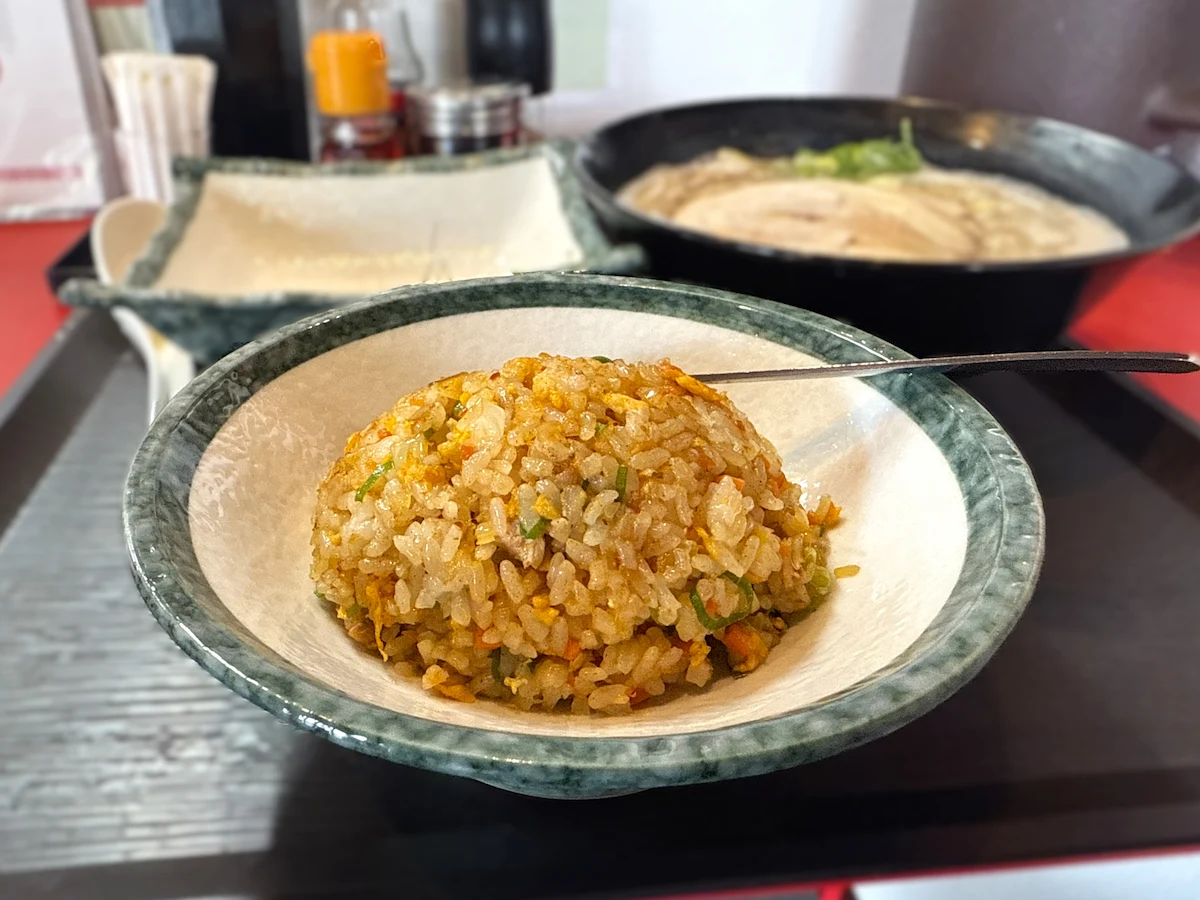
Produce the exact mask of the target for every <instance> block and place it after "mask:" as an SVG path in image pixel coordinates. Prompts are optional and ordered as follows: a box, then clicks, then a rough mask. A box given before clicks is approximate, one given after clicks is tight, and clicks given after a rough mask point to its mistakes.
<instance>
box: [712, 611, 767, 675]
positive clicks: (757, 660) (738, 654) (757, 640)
mask: <svg viewBox="0 0 1200 900" xmlns="http://www.w3.org/2000/svg"><path fill="white" fill-rule="evenodd" d="M721 643H722V644H724V645H725V646H726V648H727V649H728V650H729V654H730V656H731V657H733V658H732V659H731V660H730V661H731V662H732V663H733V670H734V671H735V672H752V671H754V670H755V669H757V668H758V667H759V666H760V665H762V663H763V660H765V659H766V658H767V653H768V652H770V648H769V647H767V642H766V641H764V640H763V639H762V635H760V634H759V633H758V632H757V631H755V630H754V629H753V628H749V627H747V626H745V625H743V624H742V623H741V622H734V623H733V624H732V625H730V626H729V627H728V628H726V629H725V634H724V636H723V637H722V638H721Z"/></svg>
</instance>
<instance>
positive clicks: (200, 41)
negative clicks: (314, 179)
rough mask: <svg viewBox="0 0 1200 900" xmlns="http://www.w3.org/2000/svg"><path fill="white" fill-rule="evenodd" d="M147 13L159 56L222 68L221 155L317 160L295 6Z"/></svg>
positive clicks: (230, 0)
mask: <svg viewBox="0 0 1200 900" xmlns="http://www.w3.org/2000/svg"><path fill="white" fill-rule="evenodd" d="M147 11H148V12H149V14H150V21H151V24H152V30H153V33H154V39H155V49H157V50H159V51H161V52H164V53H188V54H197V55H200V56H207V57H208V58H209V59H211V60H212V61H213V62H214V63H216V65H217V71H218V72H219V77H218V79H217V85H216V92H215V95H214V98H213V113H212V152H213V153H214V154H217V155H220V156H268V157H276V158H280V159H301V160H307V159H308V158H309V133H308V98H307V92H306V88H305V74H304V63H303V50H304V44H302V42H301V34H302V32H301V27H300V13H299V10H298V8H297V4H296V2H295V0H252V2H247V0H149V2H148V3H147Z"/></svg>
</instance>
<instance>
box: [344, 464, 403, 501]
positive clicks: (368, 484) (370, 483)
mask: <svg viewBox="0 0 1200 900" xmlns="http://www.w3.org/2000/svg"><path fill="white" fill-rule="evenodd" d="M393 465H395V463H393V462H392V461H391V460H390V459H385V460H384V461H383V462H381V463H380V464H379V465H377V466H376V467H375V471H374V472H372V473H371V474H370V475H368V476H367V480H366V481H364V482H363V483H362V484H360V485H359V486H358V490H357V491H355V492H354V499H355V500H357V501H358V502H359V503H361V502H362V500H363V498H364V497H365V496H367V491H369V490H370V489H371V488H373V487H375V482H377V481H378V480H379V479H380V478H382V477H383V476H384V475H385V474H386V473H387V471H388V470H389V469H390V468H391V467H392V466H393Z"/></svg>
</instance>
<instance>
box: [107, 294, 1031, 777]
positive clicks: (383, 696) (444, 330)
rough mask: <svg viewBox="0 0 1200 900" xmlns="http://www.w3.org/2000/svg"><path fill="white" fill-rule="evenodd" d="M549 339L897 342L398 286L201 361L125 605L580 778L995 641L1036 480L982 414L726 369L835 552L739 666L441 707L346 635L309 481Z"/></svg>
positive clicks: (804, 754)
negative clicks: (520, 702)
mask: <svg viewBox="0 0 1200 900" xmlns="http://www.w3.org/2000/svg"><path fill="white" fill-rule="evenodd" d="M539 352H550V353H557V354H564V355H571V356H591V355H597V354H601V355H605V356H610V357H614V358H616V357H620V358H625V359H641V360H657V359H661V358H663V357H669V358H671V359H672V360H673V361H674V362H676V363H677V364H679V365H680V366H682V367H683V368H684V369H685V370H690V371H693V372H705V371H720V370H730V369H747V368H781V367H787V366H799V365H806V364H812V363H814V362H816V361H820V360H825V361H854V360H862V359H872V358H879V357H880V356H885V357H886V356H896V355H897V354H898V351H896V350H895V349H894V348H891V347H888V346H887V345H886V344H883V343H882V342H880V341H877V340H876V339H873V338H871V337H870V336H868V335H865V334H863V333H861V332H857V331H855V330H853V329H850V328H848V327H844V326H840V325H838V324H837V323H833V322H831V321H829V320H826V319H822V318H820V317H817V316H813V315H812V314H809V313H803V312H799V311H797V310H794V309H790V308H787V307H782V306H779V305H776V304H769V303H765V302H762V301H757V300H752V299H750V298H745V297H738V296H736V295H730V294H723V293H720V292H716V291H707V290H703V289H699V288H689V287H682V286H679V285H666V284H660V283H656V282H639V281H636V280H634V279H617V278H598V277H587V276H527V277H521V278H509V279H485V280H481V281H474V282H464V283H461V284H459V285H447V286H442V287H427V288H418V289H410V290H408V291H396V292H392V293H391V294H389V295H385V297H384V298H382V299H381V300H378V301H372V302H370V303H366V304H358V305H355V306H353V307H349V308H347V309H344V310H340V311H338V312H336V313H333V314H329V315H326V316H323V317H319V318H313V319H310V320H308V321H306V322H304V323H300V324H299V325H297V326H295V327H293V328H291V329H287V330H285V331H283V332H281V333H280V334H278V335H276V336H273V337H272V338H270V339H269V340H267V341H265V342H262V343H260V344H257V345H255V346H252V347H247V348H245V349H244V350H242V351H240V352H238V353H236V354H234V355H233V356H231V357H229V358H228V359H226V360H223V361H222V362H221V363H219V364H218V365H216V366H214V367H213V368H212V369H210V370H209V371H207V372H205V373H204V374H202V375H201V376H200V377H199V378H198V379H197V381H196V382H194V383H193V384H192V385H191V386H189V387H188V388H187V389H185V391H184V392H183V394H182V395H181V396H180V397H179V398H177V399H176V400H175V401H174V402H173V403H172V404H171V405H170V406H169V408H168V410H167V411H166V412H165V413H164V415H163V416H162V417H160V419H159V420H158V421H157V422H156V423H155V426H154V428H153V429H152V431H151V434H150V435H149V437H148V438H147V441H146V443H145V444H144V445H143V448H142V450H141V451H140V452H139V454H138V457H137V460H136V461H135V463H134V467H133V470H132V473H131V475H130V481H129V487H128V492H127V497H126V525H127V535H128V540H129V543H130V547H131V552H132V554H133V558H134V563H135V574H136V575H137V577H138V580H139V583H140V586H141V589H142V592H143V594H144V595H145V597H146V599H147V602H148V604H149V605H150V607H151V609H152V610H153V611H154V613H155V614H156V615H157V616H158V617H159V619H160V621H162V622H163V624H164V625H165V626H166V627H167V628H168V630H170V631H171V633H172V635H173V636H174V637H175V639H176V640H177V641H178V642H179V643H180V644H181V646H183V648H184V649H185V650H187V651H188V652H189V653H191V654H192V655H193V656H194V657H195V658H196V659H197V660H198V661H199V662H200V663H201V664H202V665H204V666H205V667H206V668H208V669H209V670H210V671H212V672H213V673H214V674H216V675H217V676H218V677H220V678H221V679H222V680H224V681H225V682H226V683H227V684H229V685H230V686H231V687H232V688H233V689H234V690H237V691H238V692H239V693H242V694H243V695H244V696H247V697H249V698H250V699H252V700H254V701H255V702H257V703H260V704H261V705H263V706H264V707H266V708H267V709H269V710H271V711H273V712H275V713H276V714H277V715H280V716H281V717H283V718H286V719H288V720H290V721H293V722H294V723H296V724H298V725H299V726H300V727H303V728H309V729H312V730H316V731H319V732H321V733H323V734H326V735H327V736H329V737H330V738H331V739H333V740H335V741H337V742H339V743H343V744H345V745H347V746H351V747H354V748H356V749H360V750H364V751H365V752H369V753H375V754H379V755H384V756H387V757H389V758H392V759H396V760H399V761H406V762H411V763H415V764H417V765H424V766H428V767H430V768H434V769H438V770H441V771H448V772H453V773H457V774H468V775H471V776H472V777H476V778H479V779H481V780H484V781H488V782H490V783H493V784H499V785H502V786H504V787H508V788H510V789H513V790H519V791H525V792H528V793H537V794H546V795H553V796H595V795H598V794H609V793H617V792H621V791H627V790H635V789H639V788H645V787H652V786H656V785H661V784H677V783H686V782H690V781H702V780H713V779H716V778H727V777H735V776H740V775H748V774H754V773H755V772H762V771H768V770H770V769H772V768H778V767H780V766H784V765H791V764H795V763H797V762H801V761H804V760H806V759H812V758H816V757H818V756H822V755H827V754H829V753H833V752H837V751H838V750H841V749H844V748H846V747H848V746H853V745H854V744H856V743H860V742H862V741H864V740H868V739H870V738H872V737H875V736H878V735H880V734H883V733H886V732H887V731H890V730H892V729H893V728H895V727H898V726H899V725H901V724H903V723H904V722H907V721H909V720H910V719H912V718H914V717H915V716H917V715H919V714H921V713H922V712H924V711H926V710H927V709H929V708H931V707H932V706H933V705H934V704H936V703H937V702H940V701H941V700H942V699H945V697H946V696H948V695H949V694H950V693H951V692H952V691H953V690H955V689H956V688H957V687H958V686H960V685H961V684H962V683H963V682H964V681H965V680H966V679H967V678H969V677H970V676H971V675H972V674H973V673H974V672H975V671H977V670H978V668H979V667H980V666H981V665H983V663H984V661H986V659H987V658H988V657H989V656H990V654H991V652H992V651H993V650H994V649H995V647H996V646H997V645H998V644H999V642H1000V640H1002V638H1003V637H1004V635H1005V634H1006V633H1007V631H1008V629H1009V628H1010V627H1011V626H1012V624H1013V623H1014V622H1015V621H1016V617H1017V616H1018V615H1019V613H1020V611H1021V609H1022V608H1023V607H1024V604H1025V602H1026V601H1027V599H1028V597H1029V594H1030V592H1031V591H1032V588H1033V584H1034V582H1035V580H1036V577H1037V572H1038V567H1039V564H1040V560H1041V552H1042V541H1043V523H1042V518H1041V507H1040V501H1039V498H1038V495H1037V491H1036V488H1035V486H1034V484H1033V481H1032V477H1031V476H1030V474H1029V470H1028V468H1027V467H1026V466H1025V463H1024V461H1023V460H1022V459H1021V457H1020V454H1019V453H1017V451H1016V450H1015V448H1014V447H1013V445H1012V444H1011V442H1010V441H1009V440H1008V438H1007V436H1005V435H1004V433H1003V431H1002V430H1001V429H1000V428H999V426H998V425H996V423H995V421H994V420H992V419H991V417H990V416H988V415H987V413H986V412H984V411H983V410H982V409H981V408H980V407H979V406H978V404H976V403H975V402H974V401H973V400H971V399H970V398H969V397H968V396H967V395H966V394H965V393H963V392H962V391H961V390H959V389H958V388H956V387H954V386H953V385H952V384H951V383H950V382H948V381H947V380H946V379H944V378H942V377H941V376H936V375H928V374H914V375H898V376H881V377H879V378H875V379H871V380H870V381H869V382H868V381H863V382H860V381H856V380H852V379H830V380H811V381H802V382H797V383H770V384H755V385H739V386H736V387H733V388H731V389H730V391H729V394H730V396H731V398H732V399H733V400H734V401H735V403H736V404H737V405H738V406H739V407H740V408H741V409H742V410H744V411H745V412H746V413H747V415H748V416H749V417H750V418H751V420H752V421H754V422H755V424H756V425H757V427H758V428H759V430H760V431H761V433H762V434H763V435H764V436H766V437H767V438H769V439H770V440H771V441H773V442H774V444H775V445H776V447H777V448H778V449H779V451H780V453H781V455H782V457H783V460H784V466H785V470H786V471H787V473H788V474H789V476H790V477H791V478H793V479H794V480H797V481H799V483H801V484H802V485H803V486H805V487H806V488H807V489H808V490H810V491H813V492H817V493H825V492H828V493H831V494H832V495H833V496H834V497H835V498H836V500H837V502H838V503H839V504H842V505H843V506H844V509H845V512H844V514H843V520H842V523H841V524H840V525H839V526H838V528H837V529H836V530H835V531H834V532H833V534H832V557H831V558H832V563H833V564H834V565H843V564H855V565H859V566H861V568H862V571H861V574H859V575H858V576H856V577H854V578H851V579H846V580H843V581H841V582H839V585H838V588H837V591H836V593H835V595H834V596H833V597H832V598H831V599H830V600H829V601H828V602H827V603H825V604H823V605H822V606H821V607H820V608H818V609H817V610H816V612H815V613H814V614H813V615H811V616H810V617H808V618H807V619H806V620H804V621H803V622H802V623H801V624H799V625H797V626H796V627H794V628H793V629H791V630H790V631H789V632H788V633H787V635H786V636H785V639H784V641H783V643H782V644H781V645H780V646H779V647H778V648H776V649H775V650H773V651H772V653H771V656H770V657H769V658H768V660H767V662H766V663H765V664H764V665H763V666H762V667H761V668H760V669H758V670H756V671H755V672H753V673H752V674H750V675H748V676H746V677H744V678H739V679H724V680H719V681H718V682H716V683H714V684H713V685H712V686H711V687H710V688H709V689H707V690H705V691H704V692H701V693H696V694H690V695H685V696H680V697H677V698H675V699H672V700H671V701H670V702H666V703H663V704H661V705H657V706H654V707H652V708H646V709H640V710H637V711H635V712H633V713H632V714H630V715H627V716H624V717H615V718H605V717H601V716H592V717H575V716H571V715H570V714H567V713H564V714H561V715H559V714H548V713H542V712H530V713H522V712H519V711H517V710H514V709H510V708H507V707H505V706H503V705H499V704H494V703H491V702H479V703H475V704H470V705H467V704H457V703H454V702H451V701H447V700H445V699H443V698H441V697H440V696H435V695H431V694H429V693H426V692H424V691H422V689H421V687H420V684H419V683H418V682H417V681H416V680H406V679H403V678H400V677H399V676H396V675H395V673H394V672H392V671H391V670H390V669H389V668H388V667H387V666H385V665H384V664H383V663H382V662H381V661H380V660H379V659H378V658H377V657H376V656H374V655H372V654H369V653H366V652H364V651H362V650H361V649H360V648H359V647H358V645H356V644H354V643H353V642H352V641H350V640H349V639H348V638H347V636H346V635H345V633H344V631H343V629H342V628H341V626H340V625H339V623H338V622H337V621H336V620H335V619H334V618H333V617H332V616H331V615H330V613H329V609H328V608H327V606H326V605H325V604H323V603H321V602H320V601H319V600H317V599H315V598H314V597H313V593H312V584H311V581H310V579H309V561H310V549H309V540H310V534H311V527H312V525H311V523H312V511H313V504H314V497H315V489H316V485H317V483H318V481H319V480H320V478H321V477H322V476H323V474H324V473H325V471H326V470H327V468H328V466H329V464H330V462H331V461H332V460H333V459H335V458H336V457H338V456H339V455H340V453H341V452H342V447H343V443H344V441H345V439H346V437H347V436H348V435H349V434H350V433H352V432H354V431H356V430H358V429H360V428H362V427H363V426H364V424H366V423H367V422H370V421H371V420H372V419H373V418H374V417H375V416H377V415H378V414H379V413H380V412H382V411H383V410H385V409H387V408H388V407H390V406H391V404H392V403H393V402H394V401H395V399H396V398H397V397H398V396H400V395H402V394H405V393H408V392H410V391H412V390H414V389H416V388H418V387H420V386H422V385H424V384H427V383H429V382H431V381H434V380H437V379H439V378H442V377H444V376H446V375H447V374H450V373H454V372H457V371H463V370H472V369H488V368H493V367H497V366H499V365H500V364H501V363H503V362H504V361H505V360H507V359H509V358H511V357H513V356H520V355H536V354H537V353H539Z"/></svg>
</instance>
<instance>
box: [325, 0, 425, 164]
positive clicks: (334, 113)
mask: <svg viewBox="0 0 1200 900" xmlns="http://www.w3.org/2000/svg"><path fill="white" fill-rule="evenodd" d="M373 11H375V12H377V10H374V9H372V7H371V5H370V4H368V3H366V2H364V0H339V2H338V3H337V4H335V5H334V7H333V10H332V14H331V15H330V17H329V20H328V22H327V24H326V26H325V27H323V28H322V29H321V30H320V31H318V32H317V33H316V34H314V35H313V36H312V38H311V40H310V41H309V43H308V54H307V55H308V68H309V72H310V74H311V76H312V85H313V95H314V100H315V104H316V108H317V112H318V113H319V114H320V116H321V125H320V129H321V146H320V151H319V157H320V160H321V161H322V162H338V161H341V160H352V159H377V160H383V159H397V158H398V157H400V156H403V155H404V142H403V140H402V139H401V135H400V133H399V130H398V125H397V120H396V113H397V112H400V113H401V114H402V113H403V109H404V93H403V91H404V83H401V84H399V85H398V86H397V91H398V94H396V93H393V91H392V86H391V85H390V84H389V82H388V75H389V71H388V70H389V63H388V55H387V53H386V52H385V50H384V40H383V36H382V35H381V34H380V33H379V32H378V31H376V30H375V27H374V17H372V16H371V15H370V12H373ZM393 30H394V29H393ZM403 54H404V51H403V50H401V56H402V57H403ZM409 68H411V67H409Z"/></svg>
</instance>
